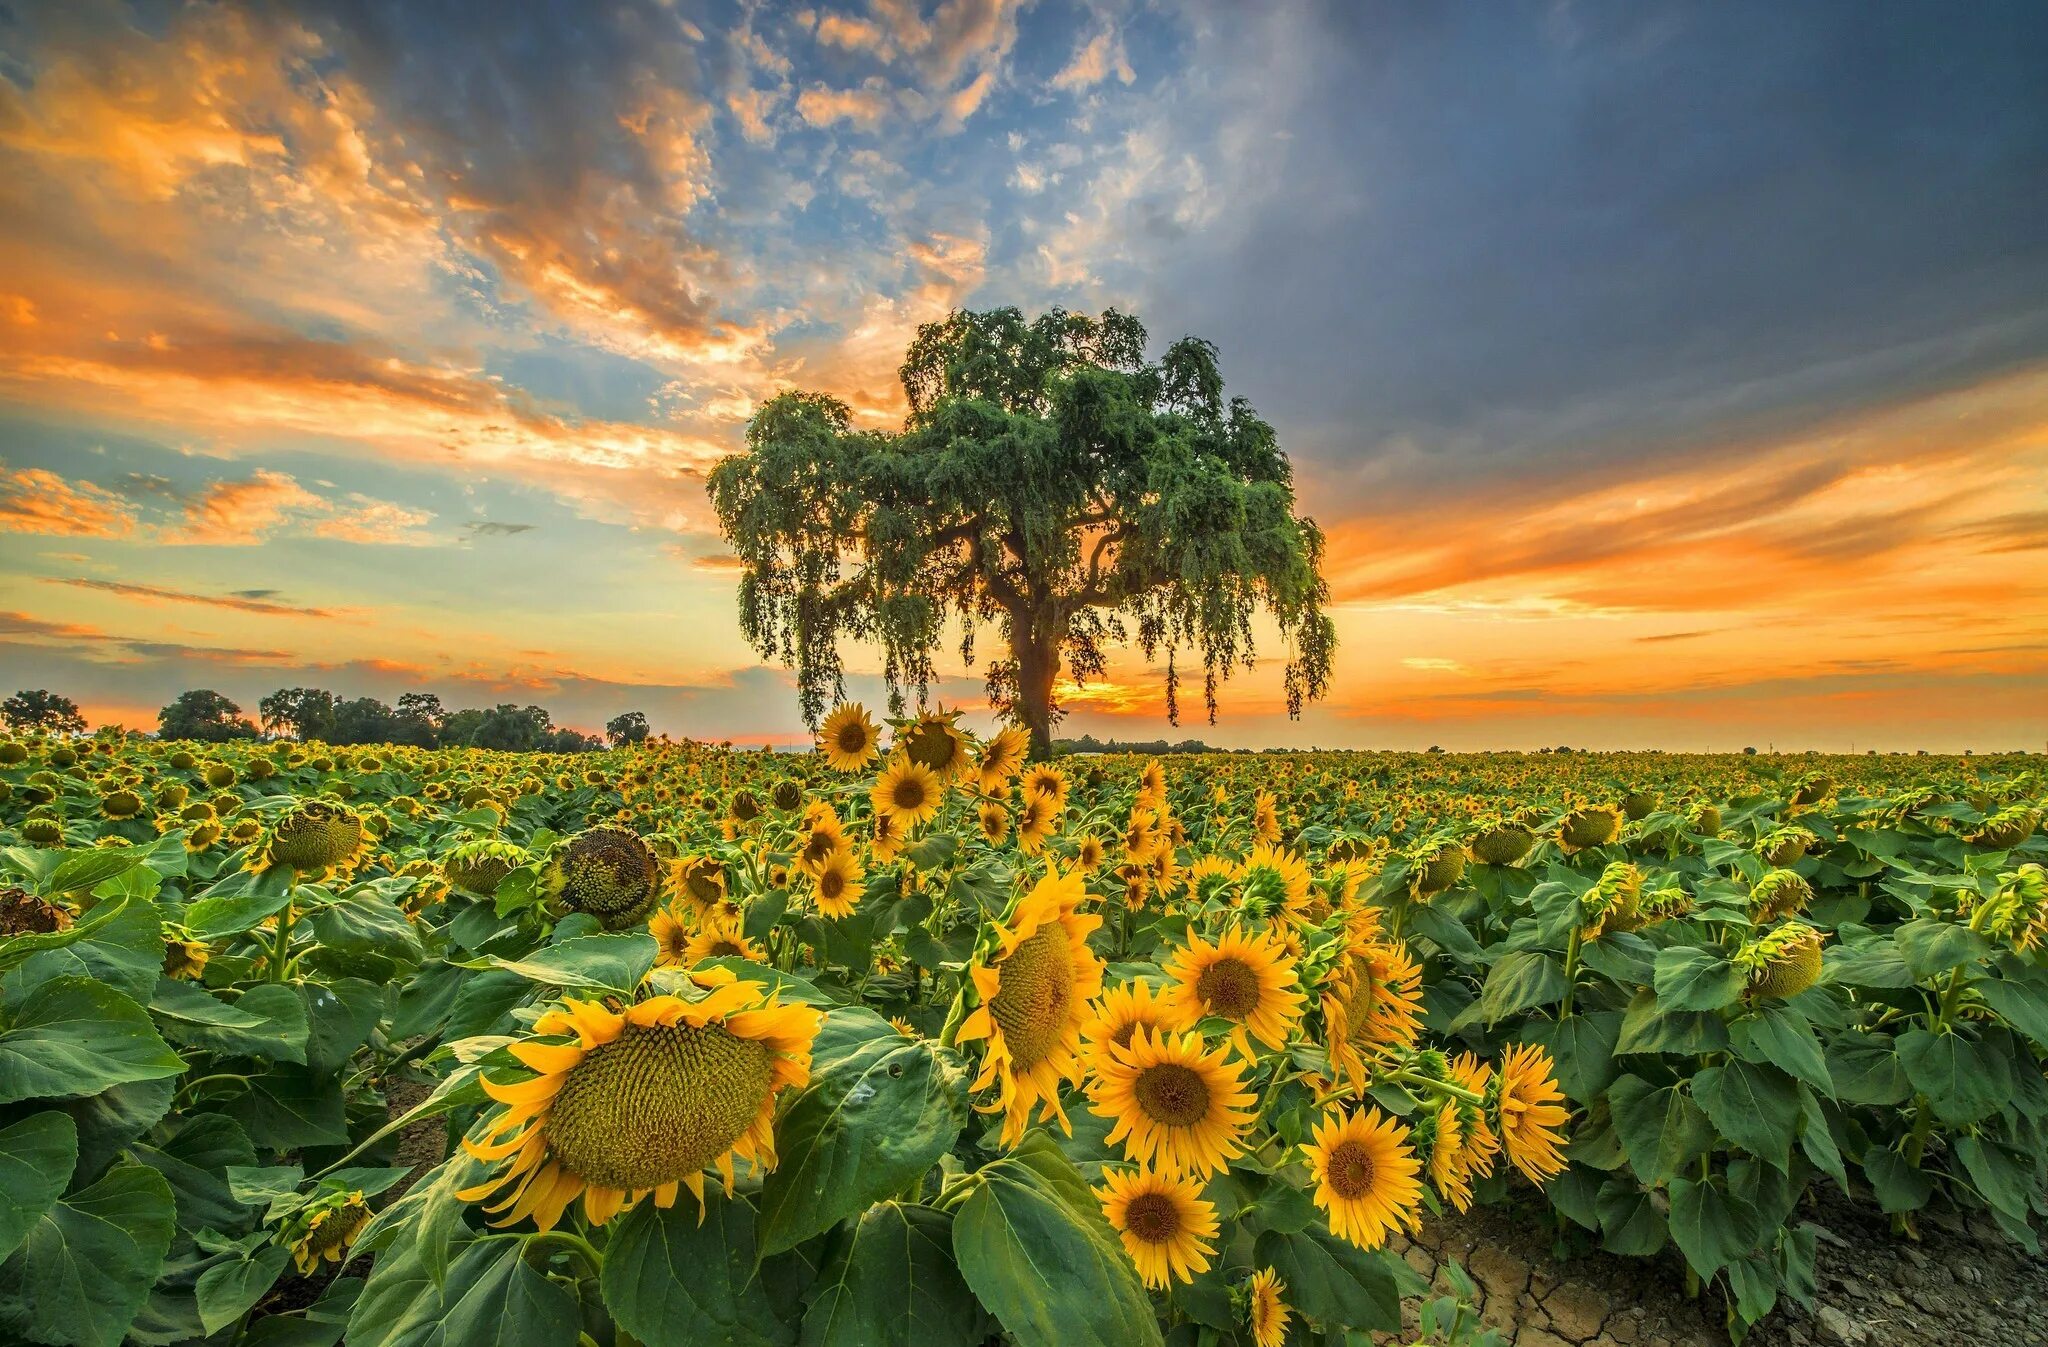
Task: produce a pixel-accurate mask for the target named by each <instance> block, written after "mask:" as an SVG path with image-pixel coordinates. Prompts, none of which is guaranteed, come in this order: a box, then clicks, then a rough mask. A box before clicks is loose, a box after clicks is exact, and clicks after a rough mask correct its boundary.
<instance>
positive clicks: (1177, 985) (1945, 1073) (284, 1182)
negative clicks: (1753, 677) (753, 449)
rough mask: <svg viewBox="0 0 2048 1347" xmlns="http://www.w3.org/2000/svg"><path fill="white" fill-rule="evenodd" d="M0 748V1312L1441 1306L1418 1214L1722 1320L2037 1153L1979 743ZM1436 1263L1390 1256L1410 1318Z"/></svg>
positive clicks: (234, 1328) (2029, 812)
mask: <svg viewBox="0 0 2048 1347" xmlns="http://www.w3.org/2000/svg"><path fill="white" fill-rule="evenodd" d="M1028 747H1029V741H1028V734H1027V732H1026V731H1025V730H1024V729H1023V728H1021V727H1019V728H1013V729H1006V730H1003V731H1001V732H999V733H996V734H993V735H990V736H988V737H986V738H983V737H979V736H976V735H973V734H970V733H968V732H967V731H966V730H964V729H963V728H962V727H961V726H960V725H959V723H958V717H957V716H954V715H951V714H947V713H945V712H943V711H929V712H924V713H921V714H918V715H914V716H906V717H900V718H897V719H894V720H889V721H886V722H884V723H880V724H878V723H877V722H876V721H875V719H874V718H873V717H871V716H870V715H869V714H868V712H867V711H866V710H865V709H863V708H861V707H859V706H841V707H837V708H835V709H834V710H833V711H832V713H831V715H830V716H828V717H825V718H824V720H823V724H822V727H821V731H820V736H819V741H818V744H817V751H816V752H814V753H812V754H809V755H805V756H801V757H799V756H793V755H776V754H766V753H748V752H740V751H734V750H732V749H731V748H730V747H727V746H710V745H700V744H669V743H653V744H638V745H633V746H629V747H624V748H620V749H617V750H613V751H611V752H608V753H604V754H597V755H576V756H573V757H572V756H562V755H551V754H504V753H493V752H486V751H482V750H476V749H433V750H426V749H418V748H407V747H392V748H381V747H380V748H371V749H365V748H353V749H332V748H328V747H326V746H324V745H321V744H318V743H284V742H279V743H257V742H236V743H228V744H212V745H193V744H178V743H161V742H153V741H147V740H140V739H122V738H119V737H103V738H96V739H82V738H78V737H41V736H32V737H25V738H21V739H14V740H6V741H0V1172H4V1176H5V1181H4V1183H0V1336H5V1337H6V1338H7V1339H8V1340H24V1341H29V1342H37V1343H50V1344H96V1345H98V1347H115V1344H118V1343H121V1342H124V1341H130V1342H135V1343H139V1344H170V1343H181V1342H208V1343H220V1344H251V1345H254V1344H277V1343H291V1344H308V1345H309V1347H318V1345H321V1344H333V1343H336V1342H340V1341H343V1340H344V1339H345V1340H346V1341H347V1342H349V1343H351V1344H364V1345H366V1347H384V1345H385V1344H412V1343H415V1342H423V1341H428V1340H433V1341H437V1342H440V1343H445V1344H449V1345H450V1347H460V1345H461V1344H466V1343H476V1344H482V1343H485V1342H491V1343H498V1342H518V1343H521V1344H537V1345H539V1347H548V1345H549V1344H559V1347H573V1345H574V1344H579V1343H582V1342H584V1341H585V1340H588V1341H590V1342H595V1343H599V1344H614V1343H616V1344H630V1343H645V1344H652V1345H670V1344H672V1345H674V1347H698V1345H699V1344H705V1345H707V1347H708V1344H713V1343H734V1342H738V1343H747V1344H777V1345H781V1344H799V1343H801V1344H837V1343H847V1344H852V1343H905V1344H908V1343H918V1344H929V1343H940V1344H944V1343H961V1344H978V1343H986V1342H991V1341H1011V1342H1016V1343H1020V1344H1025V1345H1026V1347H1040V1345H1044V1347H1053V1345H1054V1344H1057V1345H1058V1347H1084V1345H1086V1344H1103V1345H1105V1347H1107V1345H1108V1344H1125V1343H1145V1342H1164V1341H1167V1340H1169V1339H1170V1340H1172V1341H1173V1342H1175V1343H1219V1344H1245V1343H1255V1344H1258V1347H1279V1344H1282V1343H1303V1342H1327V1343H1333V1344H1334V1343H1341V1342H1345V1341H1347V1340H1351V1339H1350V1337H1349V1335H1354V1334H1359V1333H1365V1332H1370V1331H1378V1330H1386V1331H1395V1330H1398V1329H1400V1327H1401V1325H1402V1301H1403V1299H1404V1298H1407V1299H1409V1301H1410V1303H1411V1304H1412V1305H1414V1306H1415V1309H1416V1313H1417V1315H1418V1317H1419V1320H1420V1322H1421V1325H1422V1328H1423V1331H1425V1332H1426V1333H1429V1334H1432V1335H1434V1336H1435V1337H1436V1338H1440V1339H1442V1340H1464V1339H1467V1338H1470V1337H1473V1336H1474V1335H1475V1334H1476V1333H1477V1328H1476V1326H1475V1325H1474V1323H1473V1322H1472V1316H1471V1312H1470V1307H1469V1306H1468V1305H1466V1304H1465V1303H1464V1299H1466V1297H1461V1296H1457V1295H1453V1296H1449V1297H1444V1298H1441V1299H1427V1298H1424V1299H1421V1300H1417V1298H1418V1297H1423V1295H1424V1291H1425V1288H1424V1287H1422V1286H1421V1285H1420V1284H1419V1281H1418V1280H1417V1279H1416V1278H1415V1277H1414V1275H1413V1274H1412V1273H1411V1272H1410V1271H1409V1270H1408V1268H1407V1265H1406V1264H1405V1263H1404V1262H1403V1261H1402V1260H1401V1259H1400V1258H1399V1257H1398V1256H1396V1254H1395V1252H1394V1251H1395V1250H1396V1249H1398V1248H1399V1247H1401V1242H1402V1239H1403V1237H1405V1236H1406V1235H1409V1234H1411V1233H1414V1232H1415V1231H1416V1230H1417V1228H1418V1225H1419V1223H1420V1222H1422V1221H1424V1220H1427V1219H1442V1218H1454V1216H1455V1213H1457V1212H1460V1211H1463V1210H1466V1209H1467V1208H1469V1207H1471V1206H1473V1205H1475V1204H1481V1203H1509V1204H1512V1205H1514V1206H1515V1207H1517V1208H1518V1209H1520V1210H1522V1211H1524V1212H1529V1213H1533V1212H1536V1211H1541V1210H1544V1209H1546V1208H1547V1209H1548V1210H1550V1211H1554V1212H1555V1213H1556V1219H1558V1220H1559V1221H1561V1222H1563V1223H1564V1228H1565V1229H1566V1230H1567V1232H1568V1241H1575V1242H1576V1243H1578V1244H1579V1245H1581V1246H1595V1245H1597V1246H1600V1247H1604V1248H1606V1249H1608V1250H1610V1251H1612V1252H1615V1253H1619V1254H1624V1255H1630V1256H1636V1257H1643V1258H1655V1259H1663V1260H1666V1261H1668V1262H1670V1263H1672V1264H1674V1265H1676V1266H1681V1267H1683V1268H1685V1269H1686V1270H1687V1272H1688V1274H1689V1275H1690V1277H1691V1279H1692V1282H1693V1285H1694V1286H1695V1288H1696V1290H1697V1291H1698V1293H1699V1294H1701V1295H1704V1296H1712V1297H1715V1298H1716V1299H1717V1301H1718V1303H1720V1304H1722V1305H1724V1306H1725V1307H1726V1311H1727V1315H1728V1321H1729V1326H1730V1329H1731V1334H1732V1336H1735V1337H1737V1338H1739V1337H1740V1336H1741V1334H1742V1333H1743V1332H1744V1331H1745V1330H1746V1329H1747V1327H1748V1326H1749V1325H1750V1324H1752V1323H1754V1322H1755V1321H1757V1320H1758V1319H1760V1318H1762V1317H1763V1316H1764V1315H1765V1314H1767V1313H1769V1312H1770V1311H1771V1309H1772V1308H1773V1307H1774V1306H1775V1305H1776V1304H1777V1303H1778V1302H1779V1301H1780V1300H1781V1299H1783V1298H1788V1297H1789V1298H1792V1299H1800V1298H1804V1297H1806V1296H1808V1295H1810V1293H1811V1290H1812V1286H1813V1275H1814V1274H1813V1258H1814V1248H1815V1241H1816V1238H1817V1232H1816V1231H1815V1229H1814V1227H1813V1226H1812V1225H1811V1224H1810V1223H1809V1222H1807V1221H1806V1220H1804V1219H1803V1218H1802V1215H1801V1212H1802V1210H1803V1208H1802V1203H1801V1198H1802V1196H1803V1195H1804V1194H1806V1193H1807V1192H1808V1191H1809V1189H1811V1188H1812V1187H1813V1186H1814V1185H1816V1184H1821V1183H1829V1184H1833V1185H1835V1186H1837V1187H1839V1188H1841V1189H1843V1190H1845V1191H1846V1192H1848V1193H1849V1194H1850V1195H1851V1197H1852V1198H1854V1199H1855V1200H1859V1201H1865V1202H1869V1203H1874V1204H1875V1205H1877V1206H1878V1207H1879V1208H1881V1209H1882V1210H1883V1211H1885V1212H1888V1213H1891V1214H1892V1216H1893V1218H1894V1219H1895V1220H1896V1222H1897V1223H1898V1225H1899V1227H1900V1230H1901V1233H1902V1235H1911V1234H1913V1233H1914V1232H1915V1230H1916V1228H1917V1226H1918V1224H1919V1222H1920V1220H1921V1217H1922V1213H1924V1212H1925V1211H1926V1210H1927V1209H1928V1208H1929V1207H1931V1206H1935V1205H1946V1206H1953V1207H1962V1208H1967V1209H1971V1210H1976V1211H1982V1212H1985V1213H1988V1214H1989V1216H1990V1217H1991V1218H1992V1219H1994V1220H1995V1221H1996V1222H1997V1223H1998V1224H1999V1225H2000V1226H2002V1227H2003V1228H2004V1229H2005V1230H2006V1232H2007V1233H2008V1234H2009V1235H2010V1236H2011V1237H2012V1238H2013V1239H2014V1240H2016V1241H2018V1242H2020V1243H2022V1244H2025V1245H2027V1246H2028V1247H2034V1246H2035V1241H2036V1231H2035V1227H2036V1223H2037V1218H2038V1217H2040V1216H2041V1215H2042V1214H2043V1212H2044V1207H2048V1204H2044V1199H2043V1183H2044V1179H2048V1137H2044V1135H2043V1128H2044V1127H2048V1123H2044V1121H2043V1119H2048V1084H2044V1077H2043V1068H2042V1062H2043V1058H2044V1056H2048V966H2044V960H2043V945H2044V943H2048V870H2044V869H2043V865H2042V862H2043V861H2044V860H2048V844H2044V842H2043V839H2042V838H2041V836H2040V834H2039V831H2038V826H2039V823H2040V821H2041V818H2042V815H2043V805H2044V800H2043V792H2042V787H2041V783H2040V781H2039V779H2038V778H2037V777H2036V776H2035V775H2034V774H2033V773H2031V772H2030V771H2027V770H2023V767H2024V762H2023V760H2022V761H2019V762H1997V761H1987V760H1976V761H1965V760H1961V759H1928V758H1918V759H1879V758H1867V759H1866V758H1841V759H1812V760H1804V759H1802V760H1800V761H1799V766H1800V769H1801V770H1799V771H1796V772H1794V771H1786V770H1783V768H1782V766H1781V765H1780V763H1779V761H1777V760H1773V759H1769V758H1737V757H1676V756H1667V755H1661V754H1657V755H1628V756H1619V757H1602V756H1595V755H1583V754H1579V755H1546V756H1543V757H1523V756H1520V755H1488V756H1485V757H1459V756H1453V755H1440V754H1433V755H1405V754H1297V755H1287V756H1278V757H1274V756H1264V757H1259V758H1256V759H1252V758H1244V757H1231V756H1224V755H1218V756H1212V757H1207V758H1202V759H1198V760H1194V761H1191V762H1184V763H1181V764H1179V765H1178V766H1176V768H1175V769H1174V770H1172V771H1168V770H1166V769H1163V768H1162V767H1161V766H1160V764H1159V763H1158V762H1156V761H1145V760H1141V759H1135V758H1106V757H1091V758H1069V759H1063V760H1059V761H1055V762H1035V763H1034V762H1030V761H1028V760H1027V759H1028V751H1027V750H1028ZM1456 1285H1457V1283H1456V1279H1455V1278H1453V1287H1454V1289H1455V1288H1456Z"/></svg>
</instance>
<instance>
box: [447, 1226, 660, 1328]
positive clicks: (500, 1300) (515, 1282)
mask: <svg viewBox="0 0 2048 1347" xmlns="http://www.w3.org/2000/svg"><path fill="white" fill-rule="evenodd" d="M523 1245H524V1241H523V1240H503V1241H499V1240H478V1241H477V1242H476V1243H474V1244H472V1245H470V1246H469V1247H468V1248H467V1249H465V1250H463V1253H462V1257H461V1258H459V1259H457V1260H456V1263H455V1266H453V1267H451V1268H450V1269H449V1272H448V1286H447V1287H446V1288H445V1290H444V1291H443V1294H442V1297H441V1300H442V1305H443V1310H442V1318H441V1330H440V1332H439V1333H437V1334H435V1335H434V1336H432V1337H430V1338H429V1339H428V1342H429V1343H430V1344H432V1345H433V1347H575V1343H576V1337H577V1334H578V1333H580V1332H581V1331H582V1322H581V1318H580V1316H579V1314H578V1312H577V1304H576V1297H575V1296H574V1295H573V1294H571V1292H570V1291H569V1289H568V1288H567V1287H566V1286H563V1285H562V1284H561V1283H560V1282H557V1281H552V1280H550V1279H549V1278H548V1277H547V1276H546V1275H545V1274H544V1273H542V1272H541V1271H540V1270H539V1269H538V1268H536V1267H534V1266H533V1264H532V1263H531V1262H529V1261H528V1260H527V1259H526V1258H525V1257H523V1256H522V1254H523ZM642 1341H649V1339H642Z"/></svg>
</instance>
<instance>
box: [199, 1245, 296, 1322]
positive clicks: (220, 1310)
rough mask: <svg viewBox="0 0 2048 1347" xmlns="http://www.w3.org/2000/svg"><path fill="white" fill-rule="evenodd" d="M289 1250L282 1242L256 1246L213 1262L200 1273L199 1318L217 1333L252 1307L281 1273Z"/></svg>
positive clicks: (289, 1259)
mask: <svg viewBox="0 0 2048 1347" xmlns="http://www.w3.org/2000/svg"><path fill="white" fill-rule="evenodd" d="M290 1261H291V1251H290V1250H289V1249H286V1248H285V1247H284V1246H283V1245H281V1244H272V1245H269V1246H268V1247H266V1248H261V1249H258V1250H257V1251H256V1252H255V1253H254V1254H253V1255H251V1256H250V1257H247V1258H235V1259H230V1260H229V1261H227V1262H225V1263H215V1264H214V1265H213V1266H212V1267H210V1268H208V1269H206V1271H204V1272H202V1273H200V1274H199V1282H198V1285H197V1287H196V1288H195V1290H196V1291H197V1293H198V1298H199V1322H200V1323H201V1324H202V1325H203V1326H204V1327H205V1329H206V1331H207V1332H208V1333H209V1334H213V1333H218V1332H220V1331H221V1330H222V1329H224V1328H226V1327H227V1326H228V1325H229V1324H232V1323H235V1322H237V1321H239V1320H240V1319H241V1317H242V1316H243V1315H245V1314H247V1313H248V1312H249V1311H250V1310H251V1309H254V1308H255V1306H256V1302H257V1301H259V1300H261V1299H263V1297H264V1294H265V1293H266V1292H268V1291H269V1290H270V1288H271V1287H273V1286H275V1285H276V1284H277V1279H278V1278H279V1277H281V1276H283V1275H284V1266H285V1264H286V1263H288V1262H290Z"/></svg>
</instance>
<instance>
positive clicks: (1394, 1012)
mask: <svg viewBox="0 0 2048 1347" xmlns="http://www.w3.org/2000/svg"><path fill="white" fill-rule="evenodd" d="M1323 1023H1324V1026H1325V1034H1326V1038H1327V1042H1326V1043H1325V1044H1324V1046H1325V1047H1326V1048H1327V1049H1328V1051H1329V1054H1330V1065H1331V1066H1332V1067H1333V1068H1335V1069H1336V1070H1337V1071H1338V1072H1340V1073H1341V1074H1342V1075H1343V1077H1344V1078H1345V1079H1346V1080H1348V1081H1349V1082H1350V1083H1351V1087H1352V1088H1353V1089H1354V1090H1362V1089H1364V1088H1365V1086H1366V1083H1367V1077H1368V1076H1369V1074H1370V1070H1369V1067H1370V1062H1371V1059H1372V1057H1373V1056H1374V1055H1376V1053H1377V1051H1378V1050H1379V1049H1382V1048H1402V1047H1408V1046H1411V1045H1412V1044H1413V1043H1414V1042H1415V1040H1416V1039H1417V1038H1418V1037H1420V1036H1421V1034H1422V967H1421V965H1419V964H1417V963H1416V962H1415V960H1414V959H1412V958H1410V957H1409V956H1408V950H1407V947H1406V946H1405V945H1401V944H1398V943H1388V942H1385V941H1380V940H1367V941H1365V942H1363V943H1362V944H1360V945H1358V946H1356V947H1355V948H1354V949H1353V951H1352V953H1351V955H1350V956H1349V957H1348V958H1347V959H1346V960H1345V961H1344V963H1343V964H1342V965H1340V967H1339V968H1338V970H1337V971H1336V973H1335V975H1334V976H1333V977H1332V979H1331V981H1330V983H1329V984H1328V987H1327V989H1326V990H1325V991H1324V992H1323Z"/></svg>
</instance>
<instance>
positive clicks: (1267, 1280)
mask: <svg viewBox="0 0 2048 1347" xmlns="http://www.w3.org/2000/svg"><path fill="white" fill-rule="evenodd" d="M1286 1294H1287V1283H1286V1282H1283V1281H1281V1280H1280V1274H1279V1273H1277V1272H1275V1271H1273V1269H1271V1268H1269V1267H1264V1268H1260V1269H1259V1270H1258V1271H1257V1272H1255V1273H1253V1274H1252V1280H1251V1287H1250V1293H1249V1301H1248V1308H1247V1317H1248V1318H1249V1319H1250V1321H1251V1330H1252V1341H1253V1342H1255V1343H1257V1344H1258V1347H1281V1344H1282V1343H1284V1342H1286V1341H1287V1321H1288V1319H1289V1318H1290V1317H1292V1315H1293V1313H1294V1312H1293V1311H1292V1310H1290V1309H1288V1308H1287V1301H1286V1300H1285V1299H1284V1297H1285V1296H1286Z"/></svg>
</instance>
